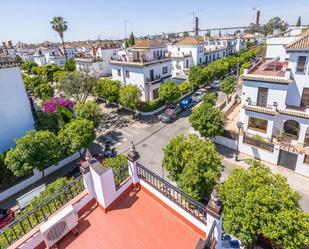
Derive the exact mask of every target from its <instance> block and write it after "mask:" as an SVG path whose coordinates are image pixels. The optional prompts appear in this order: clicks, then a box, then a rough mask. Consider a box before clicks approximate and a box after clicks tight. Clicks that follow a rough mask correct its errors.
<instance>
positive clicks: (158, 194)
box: [140, 179, 210, 234]
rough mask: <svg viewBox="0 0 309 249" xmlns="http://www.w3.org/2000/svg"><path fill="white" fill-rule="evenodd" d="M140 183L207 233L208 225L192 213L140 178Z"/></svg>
mask: <svg viewBox="0 0 309 249" xmlns="http://www.w3.org/2000/svg"><path fill="white" fill-rule="evenodd" d="M140 184H141V185H142V186H143V187H144V188H146V189H147V190H148V191H150V192H151V193H152V194H154V195H155V196H156V197H158V198H159V199H160V200H161V201H163V202H164V203H165V204H166V205H167V206H169V207H170V208H172V209H173V210H175V211H176V212H177V213H178V214H180V215H181V216H182V217H184V218H185V219H187V220H188V221H189V222H191V223H192V224H193V225H195V226H196V227H197V228H199V229H201V230H202V231H204V232H205V233H206V234H208V232H209V230H210V227H209V226H207V225H206V224H204V223H202V222H201V221H199V220H198V219H196V218H194V217H193V216H192V215H190V214H189V213H188V212H187V211H185V210H184V209H182V208H181V207H180V206H178V205H177V204H176V203H175V202H173V201H171V200H170V199H168V198H167V197H165V196H164V195H163V194H161V193H160V192H159V191H158V190H156V189H155V188H153V187H152V186H150V185H149V184H148V183H147V182H145V181H144V180H142V179H140Z"/></svg>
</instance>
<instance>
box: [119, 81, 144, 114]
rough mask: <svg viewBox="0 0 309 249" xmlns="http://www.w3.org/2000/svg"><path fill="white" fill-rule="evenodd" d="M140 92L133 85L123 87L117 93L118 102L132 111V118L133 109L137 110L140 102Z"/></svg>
mask: <svg viewBox="0 0 309 249" xmlns="http://www.w3.org/2000/svg"><path fill="white" fill-rule="evenodd" d="M141 97H142V92H141V89H140V88H139V87H138V86H135V85H131V84H128V85H125V86H123V87H121V89H120V93H119V101H120V104H122V105H123V106H125V107H128V108H130V109H131V111H132V115H133V116H134V109H137V107H138V104H139V103H140V101H141Z"/></svg>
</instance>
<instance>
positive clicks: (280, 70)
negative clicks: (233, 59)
mask: <svg viewBox="0 0 309 249" xmlns="http://www.w3.org/2000/svg"><path fill="white" fill-rule="evenodd" d="M287 66H288V63H286V62H280V61H271V62H266V63H263V64H260V65H257V66H256V67H253V68H252V69H251V70H250V71H249V74H253V75H262V76H275V77H284V75H285V70H286V68H287Z"/></svg>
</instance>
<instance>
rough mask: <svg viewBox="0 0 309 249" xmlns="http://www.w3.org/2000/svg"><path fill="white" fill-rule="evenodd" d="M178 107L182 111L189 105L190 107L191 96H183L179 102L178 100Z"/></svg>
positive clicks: (191, 103)
mask: <svg viewBox="0 0 309 249" xmlns="http://www.w3.org/2000/svg"><path fill="white" fill-rule="evenodd" d="M179 105H180V107H181V109H182V110H183V111H185V110H188V109H189V108H190V107H192V106H193V105H194V101H193V99H192V98H191V97H187V98H184V99H183V100H182V101H181V102H180V104H179Z"/></svg>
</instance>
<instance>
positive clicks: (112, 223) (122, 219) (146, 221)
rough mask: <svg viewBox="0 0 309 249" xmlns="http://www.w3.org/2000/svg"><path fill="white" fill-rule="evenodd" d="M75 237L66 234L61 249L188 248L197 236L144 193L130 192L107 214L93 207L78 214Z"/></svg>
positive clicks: (192, 246) (61, 242)
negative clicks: (80, 215)
mask: <svg viewBox="0 0 309 249" xmlns="http://www.w3.org/2000/svg"><path fill="white" fill-rule="evenodd" d="M78 229H79V235H78V236H77V237H74V236H73V235H72V234H68V235H67V236H66V237H64V238H63V239H62V240H61V241H60V242H59V243H58V246H59V248H60V249H62V248H68V249H70V248H72V249H73V248H74V249H84V248H91V249H97V248H100V249H101V248H104V249H105V248H106V249H116V248H117V249H119V248H126V249H131V248H132V249H133V248H134V249H136V248H138V249H139V248H143V249H161V248H162V249H163V248H164V249H173V248H177V249H181V248H183V249H190V248H195V246H196V244H197V242H198V240H199V238H200V235H199V234H198V233H197V232H195V231H194V230H193V229H192V228H191V227H189V226H188V225H187V224H185V223H184V222H183V221H182V220H180V219H179V218H178V217H177V216H175V215H174V214H172V213H171V212H170V211H169V210H168V209H166V208H165V207H163V206H162V205H161V204H159V203H158V202H157V201H156V200H154V199H153V198H152V197H151V196H149V195H148V194H147V193H146V192H145V191H143V190H139V191H135V190H133V191H131V192H130V193H129V195H127V196H125V197H124V198H123V199H122V200H121V201H120V202H119V203H118V204H116V205H115V206H114V207H113V208H112V210H110V211H109V212H108V213H104V211H103V210H102V209H101V208H100V207H93V208H92V210H91V209H90V208H89V210H88V211H87V212H86V213H85V214H84V215H82V217H81V218H80V221H79V224H78Z"/></svg>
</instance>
